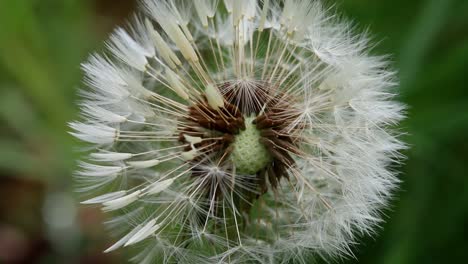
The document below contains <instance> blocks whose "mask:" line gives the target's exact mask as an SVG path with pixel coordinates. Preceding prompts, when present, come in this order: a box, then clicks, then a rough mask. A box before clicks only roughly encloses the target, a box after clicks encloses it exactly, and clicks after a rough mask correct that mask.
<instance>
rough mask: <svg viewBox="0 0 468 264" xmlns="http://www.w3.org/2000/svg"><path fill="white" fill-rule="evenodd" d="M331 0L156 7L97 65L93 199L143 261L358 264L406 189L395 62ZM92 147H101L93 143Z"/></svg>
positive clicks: (86, 122) (89, 197) (81, 176)
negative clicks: (366, 238) (359, 248)
mask: <svg viewBox="0 0 468 264" xmlns="http://www.w3.org/2000/svg"><path fill="white" fill-rule="evenodd" d="M369 47H370V44H369V38H368V36H367V34H361V33H357V32H355V30H354V29H353V27H352V25H350V24H349V23H348V22H346V21H344V20H342V19H339V18H338V16H336V15H335V14H334V13H333V12H332V11H330V10H328V9H326V8H324V7H323V6H322V4H321V3H320V1H309V0H284V1H270V0H263V1H253V0H239V1H237V0H236V1H233V0H224V1H217V0H196V1H184V0H170V1H169V0H142V2H141V12H140V13H139V14H138V15H136V16H135V17H133V18H132V19H131V22H130V24H129V26H128V27H126V28H117V29H116V30H115V32H114V33H112V34H111V36H110V40H109V41H108V42H107V49H108V51H109V52H107V53H106V54H93V55H91V56H90V58H89V59H88V60H87V62H85V63H83V66H82V68H83V71H84V73H85V77H84V84H85V86H86V88H85V89H83V90H82V91H81V92H80V94H81V96H82V98H83V100H82V101H81V102H80V104H79V105H80V107H81V118H80V120H78V121H74V122H71V123H70V127H71V129H72V130H73V131H72V132H71V134H72V135H74V136H75V137H77V138H79V139H80V140H82V141H84V142H86V143H88V144H90V145H91V146H92V148H93V149H92V151H91V153H90V154H89V156H88V157H87V158H85V160H83V161H81V162H80V163H79V170H78V171H77V172H76V179H77V181H78V185H79V186H78V190H79V191H80V192H82V193H83V195H84V196H85V198H84V201H83V202H82V203H83V204H86V205H97V206H100V207H101V208H102V210H103V211H105V212H108V214H109V215H110V216H111V219H110V220H109V221H108V222H107V224H108V226H109V230H110V231H109V232H110V234H112V235H115V237H116V238H115V242H114V244H112V245H110V246H109V248H107V249H106V250H105V252H110V251H114V250H122V248H126V247H133V248H136V249H140V253H138V254H137V255H136V256H135V257H134V258H132V259H131V260H132V261H134V262H137V263H197V262H198V263H290V262H291V263H310V257H311V256H319V257H323V258H330V257H336V256H352V251H351V249H352V246H353V245H354V244H355V243H358V241H356V237H358V236H359V235H362V234H374V233H375V230H376V228H377V227H378V226H379V224H380V223H381V222H382V218H381V213H380V212H381V210H383V209H385V207H386V206H387V205H388V202H389V199H390V197H391V194H392V192H393V190H395V188H396V186H397V185H398V179H397V178H396V176H395V172H394V171H393V170H391V169H389V166H391V165H392V164H398V163H400V162H401V160H402V158H403V157H402V156H401V154H400V153H399V151H400V150H401V149H403V148H405V145H404V143H402V142H401V141H400V140H399V139H398V133H397V131H396V130H395V129H394V128H393V127H394V126H395V125H397V124H398V122H399V121H400V120H401V119H402V118H403V117H404V109H405V107H404V105H402V104H401V103H398V102H396V101H395V100H394V97H395V94H394V87H395V86H396V84H397V82H396V80H395V77H394V72H393V71H391V70H390V67H389V65H388V63H387V61H386V59H385V57H384V56H372V55H370V54H369V51H368V50H369ZM87 149H88V150H89V148H87Z"/></svg>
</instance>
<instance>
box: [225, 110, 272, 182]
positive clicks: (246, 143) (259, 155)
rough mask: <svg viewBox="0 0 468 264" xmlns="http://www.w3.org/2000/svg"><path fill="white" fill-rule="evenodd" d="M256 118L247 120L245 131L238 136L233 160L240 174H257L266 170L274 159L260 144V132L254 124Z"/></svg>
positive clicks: (235, 141)
mask: <svg viewBox="0 0 468 264" xmlns="http://www.w3.org/2000/svg"><path fill="white" fill-rule="evenodd" d="M253 120H255V117H246V118H245V130H242V131H241V132H240V133H239V134H237V135H236V137H235V140H234V143H232V144H233V146H234V149H233V151H232V153H231V160H232V162H233V163H234V166H235V167H236V171H237V172H238V173H240V174H255V173H257V172H259V171H260V170H262V169H263V168H265V167H266V166H267V165H268V164H269V163H270V162H272V161H273V158H272V156H271V154H270V152H269V151H268V149H267V148H266V147H265V146H264V145H263V144H262V143H261V142H260V138H261V135H260V131H259V130H258V129H257V127H256V126H255V125H254V124H252V121H253Z"/></svg>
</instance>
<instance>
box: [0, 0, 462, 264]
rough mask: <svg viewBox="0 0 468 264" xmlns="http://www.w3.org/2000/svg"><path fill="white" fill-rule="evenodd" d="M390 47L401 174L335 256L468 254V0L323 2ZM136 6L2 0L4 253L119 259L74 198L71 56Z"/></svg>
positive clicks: (79, 56) (91, 213)
mask: <svg viewBox="0 0 468 264" xmlns="http://www.w3.org/2000/svg"><path fill="white" fill-rule="evenodd" d="M327 2H329V3H331V4H334V5H336V7H337V9H338V10H339V11H340V12H343V13H344V14H345V16H347V17H348V18H350V19H352V20H353V21H355V22H356V23H357V24H358V27H359V28H362V29H366V28H367V27H368V28H369V29H370V32H371V33H372V35H374V36H375V40H378V41H379V42H378V45H377V47H376V48H375V49H374V53H376V54H390V55H391V58H392V60H393V62H394V67H395V68H396V69H398V70H399V76H400V80H401V88H400V91H401V96H400V100H402V101H403V102H405V103H406V104H407V105H408V106H409V110H408V118H407V119H406V120H405V121H404V122H403V123H402V124H401V129H402V130H403V131H406V132H407V133H408V135H406V136H405V141H406V142H408V144H409V145H410V146H411V148H410V149H409V150H408V151H406V153H405V155H407V157H408V159H407V161H406V164H405V165H404V166H403V167H402V168H399V170H401V171H402V173H401V175H400V177H401V179H402V180H403V184H402V186H401V190H400V191H399V193H398V195H397V196H396V199H395V200H394V202H393V204H392V207H391V208H390V209H389V210H388V211H386V215H387V216H386V220H387V222H386V223H385V224H384V225H383V229H381V230H379V232H378V234H377V235H375V236H374V237H364V238H362V240H361V243H360V244H359V245H357V246H356V247H355V250H354V252H355V254H356V256H355V258H351V259H347V260H340V261H338V262H339V263H385V264H394V263H466V259H468V188H467V187H468V85H467V84H468V1H466V0H413V1H407V0H406V1H404V0H379V1H375V0H338V1H327ZM134 7H135V3H134V1H131V0H121V1H117V0H114V1H112V0H88V1H84V0H0V263H8V264H9V263H125V260H124V259H126V258H125V257H123V256H121V255H119V254H121V253H119V252H117V253H113V254H108V255H103V254H101V252H102V250H103V249H105V248H106V246H108V245H109V244H110V243H111V241H110V240H109V238H108V236H107V235H106V233H105V231H104V228H103V226H102V224H101V222H102V221H103V220H104V219H105V218H104V217H103V216H102V214H101V213H100V211H99V210H97V209H93V208H82V207H79V206H78V204H77V201H76V200H75V198H74V197H75V195H74V193H73V181H72V178H71V175H72V171H73V169H74V166H75V165H74V164H75V162H74V161H75V159H77V158H78V154H77V152H76V149H77V148H78V147H79V144H78V142H76V141H74V140H73V139H72V138H71V136H69V135H68V134H67V131H68V128H67V126H66V123H67V122H68V121H70V120H73V119H74V118H75V116H76V113H77V107H76V104H75V103H74V102H75V101H76V99H77V98H76V91H77V88H78V87H79V86H80V79H81V72H80V69H79V64H80V62H82V61H83V60H84V59H85V58H86V57H87V54H89V52H91V51H93V50H97V49H101V48H102V47H103V43H102V41H103V40H104V39H106V37H107V36H108V33H109V32H110V30H112V28H113V27H114V26H115V25H119V24H120V25H121V24H123V23H124V21H125V19H126V18H127V17H129V15H130V14H131V12H133V10H134Z"/></svg>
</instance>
